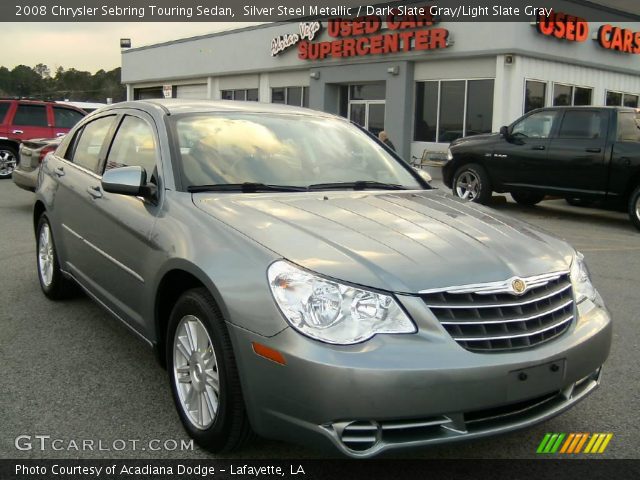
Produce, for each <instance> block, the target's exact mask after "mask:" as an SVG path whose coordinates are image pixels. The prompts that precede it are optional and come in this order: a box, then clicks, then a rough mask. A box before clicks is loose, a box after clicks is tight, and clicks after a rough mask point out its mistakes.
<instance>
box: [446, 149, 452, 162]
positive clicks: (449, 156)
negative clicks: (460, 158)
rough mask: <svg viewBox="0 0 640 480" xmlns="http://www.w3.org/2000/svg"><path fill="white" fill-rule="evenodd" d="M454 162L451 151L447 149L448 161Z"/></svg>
mask: <svg viewBox="0 0 640 480" xmlns="http://www.w3.org/2000/svg"><path fill="white" fill-rule="evenodd" d="M451 160H453V153H451V149H450V148H447V161H448V162H449V161H451Z"/></svg>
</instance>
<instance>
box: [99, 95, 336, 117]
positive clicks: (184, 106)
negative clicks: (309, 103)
mask: <svg viewBox="0 0 640 480" xmlns="http://www.w3.org/2000/svg"><path fill="white" fill-rule="evenodd" d="M141 107H142V108H144V107H146V108H149V109H158V108H160V109H162V110H163V111H164V113H165V114H167V115H175V114H182V113H209V112H244V113H277V114H285V113H288V114H296V115H306V116H313V117H319V116H322V117H335V115H331V114H329V113H324V112H319V111H316V110H309V109H308V108H302V107H293V106H290V105H281V104H277V103H264V102H252V101H239V100H187V99H184V100H181V99H150V100H134V101H130V102H121V103H117V104H114V105H113V107H112V108H141ZM101 111H103V112H104V111H105V109H101Z"/></svg>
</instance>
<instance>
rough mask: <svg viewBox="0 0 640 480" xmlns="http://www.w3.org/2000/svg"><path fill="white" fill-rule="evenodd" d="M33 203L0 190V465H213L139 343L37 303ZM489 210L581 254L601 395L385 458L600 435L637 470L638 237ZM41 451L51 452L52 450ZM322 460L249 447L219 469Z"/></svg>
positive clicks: (511, 207)
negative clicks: (560, 435) (593, 317)
mask: <svg viewBox="0 0 640 480" xmlns="http://www.w3.org/2000/svg"><path fill="white" fill-rule="evenodd" d="M33 201H34V196H33V194H31V193H29V192H26V191H23V190H20V189H19V188H17V187H16V186H15V185H14V184H13V182H11V181H10V180H0V245H1V246H2V247H1V250H0V252H1V254H0V285H1V292H2V293H1V295H0V379H1V380H2V382H1V386H0V458H87V459H96V458H154V459H162V458H183V459H186V458H214V457H212V456H211V454H209V453H207V452H205V451H202V450H200V449H198V448H197V447H194V448H193V450H182V449H181V448H180V442H182V441H184V442H187V444H188V442H189V437H188V436H187V435H186V433H185V432H184V430H183V429H182V426H181V424H180V421H179V419H178V416H177V414H176V411H175V409H174V406H173V402H172V399H171V394H170V390H169V384H168V379H167V374H166V372H165V371H164V370H163V369H162V368H161V367H160V366H159V365H158V364H157V363H156V361H155V357H154V355H153V353H152V352H151V350H150V349H149V348H148V347H147V346H146V345H145V344H144V343H142V342H141V341H140V340H138V339H137V338H135V337H134V336H133V335H131V334H130V333H129V331H128V330H127V329H126V328H125V327H123V326H122V325H121V324H120V323H118V321H116V320H114V319H113V318H112V317H110V316H109V314H107V313H106V312H105V311H104V310H102V309H101V308H100V307H98V306H97V305H96V304H94V303H93V302H92V301H91V300H89V299H88V298H87V297H84V296H80V297H78V298H76V299H73V300H68V301H64V302H52V301H49V300H47V299H46V298H45V297H44V295H43V294H42V293H41V292H40V288H39V285H38V279H37V276H36V266H35V259H36V255H35V240H34V235H33V225H32V216H31V210H32V205H33ZM494 208H496V209H497V210H499V211H501V212H503V213H506V214H508V215H512V216H514V217H516V218H519V219H523V220H525V221H527V222H529V223H531V224H534V225H537V226H539V227H541V228H543V229H545V230H547V231H550V232H552V233H554V234H555V235H557V236H560V237H563V238H565V239H566V240H568V241H569V242H570V243H571V244H573V245H574V246H575V247H577V248H578V249H579V250H581V251H582V252H583V253H584V254H585V257H586V259H587V263H588V266H589V268H590V270H591V274H592V278H593V282H594V284H595V285H596V287H597V288H598V289H599V291H600V293H601V294H602V296H603V298H604V300H605V302H606V304H607V306H608V307H609V309H610V311H611V314H612V317H613V319H614V322H615V326H614V337H613V347H612V351H611V355H610V357H609V360H608V361H607V363H606V365H605V369H604V376H603V381H602V385H601V387H600V388H599V389H598V390H597V391H596V392H595V393H593V394H592V395H591V396H589V397H588V398H587V399H586V400H584V401H583V402H581V403H580V404H578V405H577V406H575V407H574V408H572V409H571V410H569V411H568V412H566V413H564V414H562V415H560V416H558V417H555V418H554V419H551V420H549V421H547V422H546V423H544V424H542V425H537V426H535V427H532V428H528V429H526V430H522V431H519V432H515V433H511V434H507V435H501V436H498V437H494V438H489V439H483V440H478V441H471V442H463V443H457V444H453V445H450V446H437V447H431V448H422V449H419V450H415V451H409V452H403V453H401V454H394V455H393V457H395V458H534V457H536V454H535V450H536V448H537V446H538V444H539V443H540V441H541V439H542V437H543V436H544V434H545V433H546V432H566V433H570V432H611V433H613V435H614V436H613V439H612V440H611V443H610V444H609V446H608V448H607V450H606V452H605V453H604V454H603V455H601V456H600V457H604V458H638V456H639V455H638V451H639V450H640V448H639V447H640V437H639V436H638V433H637V432H638V431H639V430H640V419H639V416H638V415H637V408H638V405H640V398H639V389H638V385H640V382H639V380H640V373H639V369H638V368H637V364H638V356H639V354H638V351H639V345H638V344H639V339H640V333H639V332H640V328H639V323H640V295H639V294H638V280H639V279H640V232H638V231H636V230H635V229H634V228H633V227H632V226H631V224H630V223H629V221H628V219H627V216H626V214H623V213H618V212H609V211H603V210H593V209H587V208H579V207H570V206H568V205H567V204H566V203H565V202H564V201H562V200H553V201H546V202H543V203H542V204H540V205H539V206H537V207H535V208H523V207H521V206H519V205H517V204H515V203H513V202H512V201H511V200H510V199H509V200H508V201H506V202H497V203H495V204H494ZM336 401H340V399H336ZM36 436H42V437H43V438H38V437H36ZM47 436H48V437H49V438H47ZM16 438H18V440H17V444H18V445H19V446H20V449H18V448H16ZM53 440H59V441H58V442H57V443H55V444H54V445H55V447H57V448H59V449H60V450H58V449H54V448H52V442H53ZM152 440H158V441H159V442H151V441H152ZM87 441H91V442H93V443H92V444H91V445H93V447H94V448H93V450H91V449H87V448H86V446H87V445H89V444H88V443H86V442H87ZM132 441H136V442H132ZM82 442H85V443H84V446H83V445H82ZM123 442H125V443H124V446H125V448H122V449H121V447H122V446H123ZM134 443H135V445H136V450H133V445H134ZM43 444H44V447H45V448H44V449H42V448H40V447H41V446H42V445H43ZM76 447H77V448H76ZM163 447H166V448H163ZM158 448H159V449H158ZM78 450H81V451H78ZM329 455H331V453H329ZM326 456H327V453H326V452H319V451H316V450H313V449H310V448H307V447H303V446H299V445H295V444H285V443H280V442H275V441H271V440H265V439H258V440H256V441H255V442H254V443H253V444H251V445H250V446H249V447H247V448H246V449H245V450H243V451H242V452H240V453H236V454H233V455H228V454H227V455H225V457H224V458H238V459H239V458H252V459H258V458H268V459H281V458H326ZM336 456H337V455H336Z"/></svg>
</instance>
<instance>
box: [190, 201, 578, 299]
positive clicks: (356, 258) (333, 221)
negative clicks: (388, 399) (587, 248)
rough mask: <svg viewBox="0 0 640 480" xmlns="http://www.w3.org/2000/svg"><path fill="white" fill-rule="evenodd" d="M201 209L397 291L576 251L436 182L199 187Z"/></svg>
mask: <svg viewBox="0 0 640 480" xmlns="http://www.w3.org/2000/svg"><path fill="white" fill-rule="evenodd" d="M193 201H194V204H195V205H196V207H197V208H199V209H201V210H203V211H204V212H206V213H207V214H209V215H211V216H213V217H215V218H217V219H219V220H220V221H222V222H224V223H226V224H228V225H229V226H231V227H232V228H234V229H236V230H238V231H240V232H241V233H243V234H244V235H246V236H248V237H251V238H252V239H254V240H255V241H256V242H258V243H260V244H261V245H263V246H265V247H267V248H268V249H270V250H272V251H273V252H275V253H276V254H277V255H278V256H281V257H283V258H286V259H288V260H290V261H291V262H294V263H296V264H298V265H300V266H303V267H305V268H307V269H309V270H313V271H315V272H318V273H321V274H323V275H326V276H329V277H333V278H335V279H340V280H344V281H347V282H351V283H355V284H359V285H365V286H369V287H374V288H379V289H383V290H388V291H394V292H398V293H417V292H419V291H420V290H425V289H433V288H442V287H449V286H455V285H466V284H473V283H482V282H491V281H501V280H506V279H508V278H511V277H513V276H522V277H527V276H530V275H537V274H540V273H546V272H555V271H563V270H567V269H568V268H569V264H570V261H571V258H572V255H573V249H572V248H571V247H570V246H569V245H567V244H566V243H565V242H563V241H560V240H558V239H556V238H554V237H552V236H550V235H547V234H545V233H542V232H539V231H537V230H535V229H534V228H532V227H530V226H529V225H527V224H524V223H522V222H519V221H516V220H514V219H512V218H509V217H505V216H502V215H499V214H498V213H497V212H495V211H493V210H491V209H488V208H486V207H482V206H479V205H476V204H471V203H465V202H462V201H459V200H458V199H454V198H453V197H452V196H450V195H449V194H446V193H443V192H439V191H437V190H426V191H406V192H395V191H394V192H389V191H386V192H379V191H375V192H374V191H367V192H310V193H282V194H280V193H278V194H228V193H227V194H219V193H204V194H202V193H201V194H194V195H193Z"/></svg>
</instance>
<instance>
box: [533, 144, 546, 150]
mask: <svg viewBox="0 0 640 480" xmlns="http://www.w3.org/2000/svg"><path fill="white" fill-rule="evenodd" d="M546 148H547V147H545V146H544V145H534V146H533V147H531V150H545V149H546Z"/></svg>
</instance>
